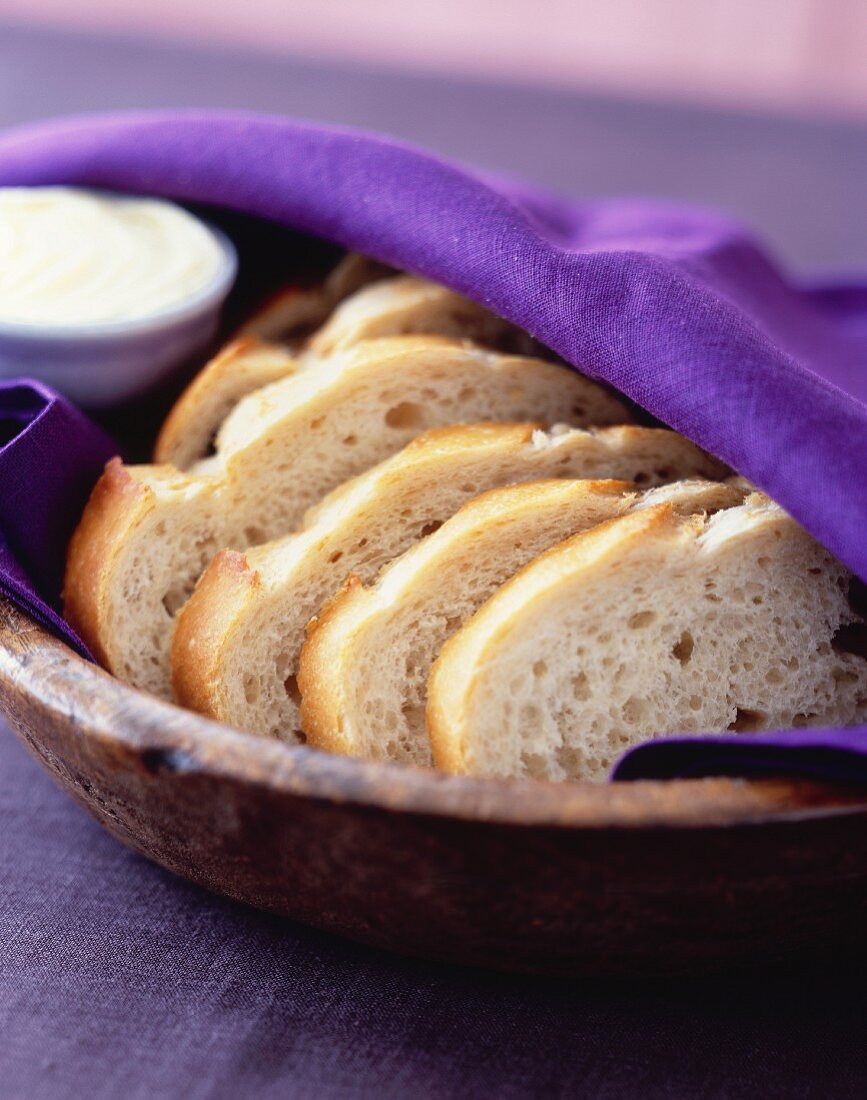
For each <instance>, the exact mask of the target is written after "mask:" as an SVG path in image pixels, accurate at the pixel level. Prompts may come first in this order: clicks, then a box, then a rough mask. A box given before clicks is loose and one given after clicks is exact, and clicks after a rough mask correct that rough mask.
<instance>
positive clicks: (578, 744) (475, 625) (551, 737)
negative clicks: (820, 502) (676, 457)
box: [427, 495, 867, 780]
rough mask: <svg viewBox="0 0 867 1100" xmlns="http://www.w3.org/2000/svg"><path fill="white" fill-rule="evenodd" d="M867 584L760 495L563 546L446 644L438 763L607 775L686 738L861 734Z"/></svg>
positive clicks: (649, 515) (434, 679)
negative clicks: (853, 588)
mask: <svg viewBox="0 0 867 1100" xmlns="http://www.w3.org/2000/svg"><path fill="white" fill-rule="evenodd" d="M850 580H851V576H850V574H849V573H848V572H847V571H846V569H845V568H844V567H843V566H842V565H841V564H840V563H839V562H838V561H836V560H835V559H834V558H833V557H832V556H831V555H830V554H829V553H828V552H827V551H826V550H824V549H823V548H822V547H821V546H820V545H819V544H818V543H817V542H815V541H814V540H813V539H812V538H810V536H809V535H807V534H806V533H805V532H804V531H803V530H802V529H801V528H800V527H798V525H797V524H796V523H795V522H794V520H792V519H791V518H790V517H789V516H788V515H786V513H785V512H783V510H782V509H781V508H779V507H778V506H777V505H775V504H773V503H771V502H769V501H768V500H767V499H765V498H762V497H760V496H759V495H755V496H753V497H751V498H748V500H747V502H746V503H744V504H743V505H741V506H740V507H737V508H732V509H729V510H727V511H724V512H720V513H718V514H717V515H715V516H713V517H711V518H710V519H705V518H695V517H694V518H692V519H689V520H685V519H683V518H680V517H678V516H676V515H675V513H674V510H673V509H672V508H671V506H670V505H659V506H657V507H654V508H649V509H646V510H644V511H640V512H636V513H634V514H631V515H627V516H623V517H621V518H619V519H616V520H613V521H611V522H610V523H608V524H605V525H603V526H601V527H598V528H596V529H595V530H593V531H590V532H588V533H586V534H583V535H578V536H576V537H574V538H571V539H569V540H567V541H566V542H564V543H561V544H560V545H559V546H557V547H555V548H554V549H552V550H550V551H548V552H547V553H545V554H544V555H542V556H541V557H539V558H537V559H536V560H535V561H533V562H531V563H530V564H529V565H527V566H525V568H524V569H523V570H522V571H521V572H520V573H518V574H517V575H516V576H515V577H514V578H513V579H512V580H511V581H509V582H508V583H507V584H505V585H504V586H503V587H502V588H500V589H499V590H498V591H497V592H496V593H495V594H494V595H493V596H492V597H491V599H490V600H488V602H487V603H485V604H484V605H483V606H482V607H481V609H480V610H479V611H478V612H476V614H475V615H474V616H473V618H471V619H470V620H469V622H468V623H467V624H466V625H465V626H464V627H463V628H462V629H461V630H460V631H458V632H457V633H456V634H455V635H453V637H452V638H450V639H449V641H448V642H447V643H446V644H445V646H444V647H443V649H442V652H441V653H440V656H439V658H438V660H437V661H436V663H435V665H434V667H433V670H432V672H431V676H430V680H429V683H428V706H427V717H428V725H429V729H430V735H431V739H432V744H433V752H434V760H435V762H436V764H437V766H438V767H440V768H444V769H446V770H447V771H450V772H463V773H469V774H473V775H482V776H511V777H535V778H540V779H553V780H560V779H582V780H601V779H603V778H605V777H606V776H607V774H608V772H609V769H610V768H611V766H612V764H613V763H614V762H615V760H616V759H617V758H618V757H619V756H620V755H621V753H622V752H624V750H626V749H627V748H629V747H630V746H632V745H635V744H637V743H638V742H640V741H643V740H646V739H648V738H651V737H654V736H657V735H662V734H668V733H675V732H694V733H699V732H719V731H723V730H735V731H741V730H767V729H779V728H787V727H791V726H807V725H825V724H828V725H848V724H851V723H855V722H859V721H863V720H864V718H865V715H867V661H865V659H864V658H863V657H861V656H857V655H856V654H855V653H854V652H846V651H844V650H843V648H841V644H840V643H841V637H842V636H841V635H839V634H838V632H839V631H840V630H841V628H844V627H846V626H847V624H852V623H854V622H856V621H858V616H857V615H856V614H855V612H854V611H853V610H852V608H851V607H850V604H849V602H848V601H847V588H848V585H849V583H850Z"/></svg>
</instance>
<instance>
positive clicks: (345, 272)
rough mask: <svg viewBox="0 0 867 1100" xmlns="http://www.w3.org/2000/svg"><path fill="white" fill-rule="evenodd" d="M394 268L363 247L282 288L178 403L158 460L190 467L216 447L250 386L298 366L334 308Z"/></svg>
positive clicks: (258, 386)
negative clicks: (314, 276) (305, 281)
mask: <svg viewBox="0 0 867 1100" xmlns="http://www.w3.org/2000/svg"><path fill="white" fill-rule="evenodd" d="M391 274H394V272H393V271H392V270H391V268H388V267H386V266H385V265H384V264H378V263H376V262H375V261H374V260H368V259H366V258H365V257H364V256H359V255H358V253H355V252H351V253H349V254H348V255H346V256H344V257H343V259H342V260H341V261H340V262H339V263H338V264H337V266H336V267H335V268H334V270H333V271H332V272H331V273H330V274H329V276H328V278H327V279H325V280H324V282H321V283H317V284H316V285H315V286H300V285H298V286H291V287H287V288H286V289H285V290H283V291H281V293H280V294H279V295H277V296H276V297H275V298H274V299H272V300H271V301H270V302H269V303H267V305H266V306H264V307H263V308H262V309H261V310H260V311H259V312H258V313H256V314H254V316H253V317H252V318H251V319H250V320H249V321H248V322H247V323H246V324H245V325H244V326H243V327H242V328H241V329H240V330H239V332H238V336H237V338H236V339H234V340H232V341H231V342H230V343H229V344H227V345H226V347H224V348H223V349H222V350H221V351H220V352H219V353H218V354H217V355H216V356H215V357H214V358H213V359H212V360H211V361H210V362H209V363H207V364H206V365H205V366H204V367H203V368H202V369H201V370H200V371H199V373H198V374H197V375H196V377H195V378H194V379H193V380H192V382H191V383H190V384H189V386H187V388H186V389H185V390H184V392H183V393H182V394H181V396H180V397H179V398H178V400H177V401H176V402H175V404H174V406H173V408H172V409H171V410H170V412H169V415H168V417H167V418H166V420H165V423H164V424H163V427H162V429H161V431H160V433H159V435H158V436H157V441H156V444H155V446H154V462H157V463H163V462H171V463H172V464H173V465H174V466H177V468H178V469H179V470H186V469H188V468H189V467H190V466H192V465H193V463H194V462H197V461H198V460H199V459H203V458H206V457H207V456H208V454H209V452H210V448H211V446H212V444H213V441H214V437H215V436H216V434H217V431H218V429H219V427H220V425H221V424H222V423H223V421H224V420H225V419H226V417H227V416H228V415H229V413H230V412H231V411H232V409H233V408H234V407H235V406H236V405H237V404H238V402H239V401H240V400H241V398H242V397H246V395H247V394H248V393H252V392H253V391H254V390H258V389H261V388H262V387H263V386H267V385H270V383H271V382H276V381H277V380H278V379H280V378H285V377H287V375H290V374H294V373H295V371H296V370H297V369H298V362H297V359H296V358H295V356H296V354H297V352H298V351H299V350H300V349H301V347H302V346H303V344H304V343H305V342H306V341H307V339H308V338H309V336H310V333H311V332H313V331H314V330H315V329H317V328H318V327H319V326H320V325H322V324H323V323H324V322H325V321H326V320H327V318H328V316H329V314H330V313H331V311H332V310H333V309H334V307H335V306H336V305H337V304H338V303H339V302H342V301H343V299H344V298H347V297H349V295H351V294H354V293H355V292H356V291H357V290H360V289H361V287H363V286H366V285H367V284H368V283H372V282H375V281H376V280H377V279H384V278H385V277H386V275H391Z"/></svg>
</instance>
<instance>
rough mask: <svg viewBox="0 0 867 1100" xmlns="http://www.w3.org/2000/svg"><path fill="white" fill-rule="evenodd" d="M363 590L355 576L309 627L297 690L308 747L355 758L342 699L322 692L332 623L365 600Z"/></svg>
mask: <svg viewBox="0 0 867 1100" xmlns="http://www.w3.org/2000/svg"><path fill="white" fill-rule="evenodd" d="M363 593H364V587H363V585H362V583H361V580H360V578H359V577H358V576H357V575H355V574H353V575H351V576H350V577H348V578H347V580H346V583H345V584H344V585H343V587H342V588H341V589H340V591H339V592H337V593H336V594H335V595H334V596H332V597H331V599H329V600H328V601H327V603H325V605H324V606H323V607H322V610H321V611H320V612H319V614H318V615H316V616H315V617H314V618H313V619H311V620H310V622H309V623H308V625H307V641H306V642H305V643H304V645H303V647H302V649H301V656H300V659H299V663H298V689H299V691H300V692H301V728H302V729H303V730H304V734H305V736H306V738H307V744H308V745H312V746H313V747H314V748H317V749H322V750H324V751H325V752H333V753H342V754H343V755H346V756H351V755H353V752H354V747H355V742H354V741H353V740H352V739H350V738H347V737H345V736H344V734H343V729H342V726H341V721H340V711H341V708H342V702H343V700H342V697H341V696H340V695H338V694H335V693H334V692H333V691H330V690H322V688H323V686H324V685H325V683H326V677H325V676H324V675H323V672H324V669H323V664H322V662H323V654H328V653H329V644H328V642H327V636H328V631H329V628H330V624H331V621H332V620H333V619H335V618H336V617H337V616H338V615H341V614H343V612H344V611H345V610H346V608H347V607H348V606H350V605H351V604H352V603H354V602H355V601H356V600H358V599H360V598H362V596H363Z"/></svg>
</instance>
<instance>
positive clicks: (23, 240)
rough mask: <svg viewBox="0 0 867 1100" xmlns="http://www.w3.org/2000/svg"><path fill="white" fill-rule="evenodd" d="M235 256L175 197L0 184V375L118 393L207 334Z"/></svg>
mask: <svg viewBox="0 0 867 1100" xmlns="http://www.w3.org/2000/svg"><path fill="white" fill-rule="evenodd" d="M237 266H238V261H237V255H236V252H235V249H234V246H233V245H232V243H231V242H230V241H229V240H228V238H227V237H226V236H225V235H224V234H223V233H221V232H220V231H219V230H217V229H214V228H213V227H212V226H209V225H207V224H205V223H204V222H202V221H201V220H200V219H198V218H196V217H194V216H193V215H192V214H190V213H189V212H188V211H186V210H184V209H183V208H182V207H180V206H177V205H175V204H174V203H171V202H167V201H164V200H161V199H151V198H139V197H133V196H125V195H117V194H110V193H106V192H102V191H89V190H83V189H78V188H70V187H8V188H0V377H15V376H21V375H24V376H28V377H33V378H38V379H40V380H41V381H43V382H47V383H48V384H49V385H51V386H54V387H55V388H56V389H57V390H59V391H60V392H61V393H63V394H65V395H66V396H67V397H69V398H71V399H72V400H73V401H75V402H77V403H78V404H80V405H83V406H86V407H88V408H102V407H106V406H109V405H115V404H121V403H123V402H126V401H128V400H130V399H131V398H134V397H136V396H138V395H139V394H142V393H144V392H145V391H147V390H148V389H150V388H151V387H152V386H153V385H155V384H156V383H157V382H158V381H159V380H160V379H161V378H163V377H164V376H166V375H167V374H168V373H169V372H170V371H171V370H172V369H173V368H174V367H176V366H178V365H179V364H181V363H183V362H184V361H186V360H188V359H189V358H191V357H192V356H194V355H195V354H196V353H197V352H200V351H202V350H203V349H204V348H205V347H206V346H207V345H208V343H209V342H210V341H211V340H212V339H213V337H214V335H215V333H216V331H217V326H218V324H219V316H220V309H221V307H222V305H223V302H224V301H225V299H226V296H227V294H228V293H229V291H230V289H231V287H232V284H233V283H234V281H235V276H236V273H237Z"/></svg>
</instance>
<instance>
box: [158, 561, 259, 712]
mask: <svg viewBox="0 0 867 1100" xmlns="http://www.w3.org/2000/svg"><path fill="white" fill-rule="evenodd" d="M261 585H262V581H261V578H260V576H259V574H258V573H257V571H256V570H255V569H251V568H250V564H249V562H248V560H247V555H246V554H244V553H241V552H240V551H237V550H221V551H220V552H219V553H218V554H216V555H215V556H214V558H213V560H212V562H211V564H210V566H209V567H208V568H207V569H206V570H205V572H204V573H203V574H202V576H201V577H200V578H199V581H198V583H197V584H196V588H195V591H194V592H193V594H192V596H191V597H190V598H189V600H187V602H186V604H185V605H184V609H183V613H182V614H181V615H179V616H178V619H177V627H176V629H175V635H174V639H173V641H172V688H173V690H174V694H175V698H176V700H177V702H178V703H180V705H181V706H182V707H188V708H189V709H190V710H195V711H198V712H199V713H200V714H210V713H211V712H212V709H213V704H214V699H215V697H218V696H219V671H220V663H221V657H222V653H223V649H224V647H225V645H226V641H227V638H228V637H229V636H230V633H231V629H232V625H233V623H234V622H236V621H237V620H238V619H239V618H241V617H243V614H244V612H245V610H246V608H247V607H248V606H249V604H250V603H251V602H252V600H253V599H254V598H255V593H256V590H257V589H258V588H260V587H261Z"/></svg>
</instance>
